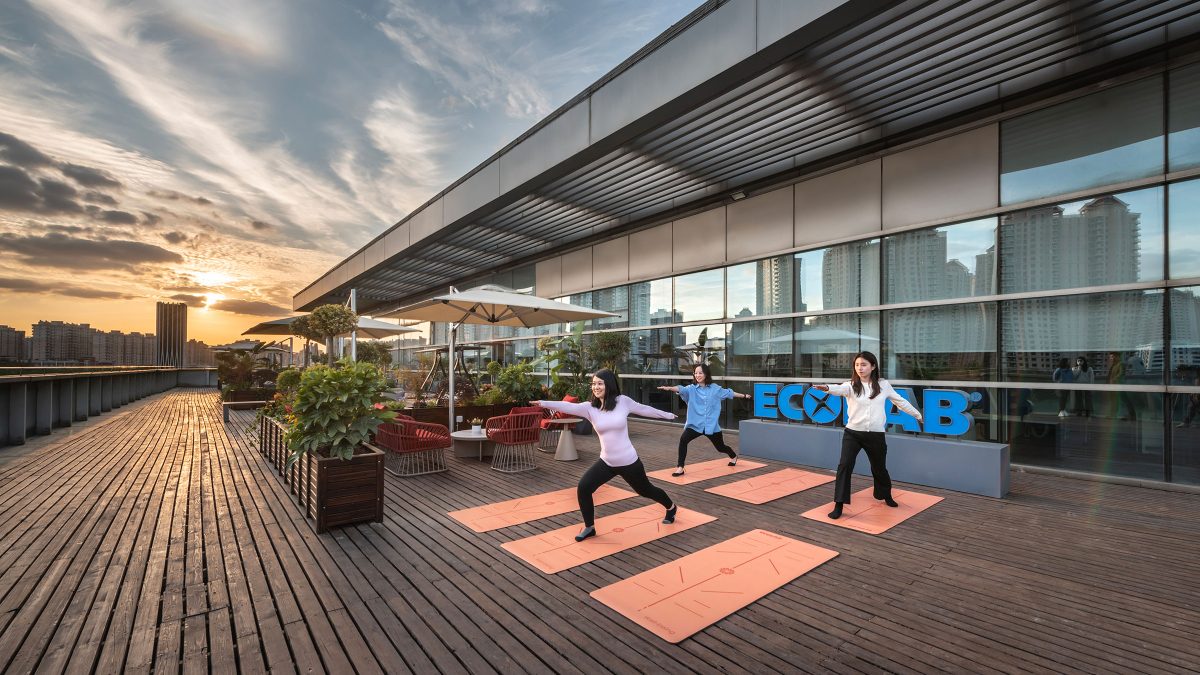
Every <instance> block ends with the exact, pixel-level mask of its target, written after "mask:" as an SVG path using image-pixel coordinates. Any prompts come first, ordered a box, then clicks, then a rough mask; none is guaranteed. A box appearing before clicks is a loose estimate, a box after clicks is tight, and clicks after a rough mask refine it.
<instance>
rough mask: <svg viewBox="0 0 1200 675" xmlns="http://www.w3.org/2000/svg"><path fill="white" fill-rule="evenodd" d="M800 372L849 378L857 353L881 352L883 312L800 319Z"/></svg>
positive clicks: (797, 337)
mask: <svg viewBox="0 0 1200 675" xmlns="http://www.w3.org/2000/svg"><path fill="white" fill-rule="evenodd" d="M792 337H793V338H794V339H795V343H796V344H795V347H794V350H795V354H796V361H797V365H796V376H797V377H820V378H828V379H831V380H848V379H850V371H851V368H853V365H854V355H855V354H858V353H859V352H861V351H868V352H872V353H874V354H875V355H876V356H878V355H879V312H856V313H850V314H832V315H830V316H807V317H804V318H801V319H796V332H795V333H794V334H793V335H792Z"/></svg>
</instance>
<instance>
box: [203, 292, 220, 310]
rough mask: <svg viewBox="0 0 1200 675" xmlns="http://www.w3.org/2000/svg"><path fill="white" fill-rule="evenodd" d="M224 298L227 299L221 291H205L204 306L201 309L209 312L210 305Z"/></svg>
mask: <svg viewBox="0 0 1200 675" xmlns="http://www.w3.org/2000/svg"><path fill="white" fill-rule="evenodd" d="M224 299H225V296H224V295H222V294H220V293H205V294H204V306H203V307H201V308H200V311H201V312H207V311H208V308H209V307H212V306H213V305H215V304H217V303H218V302H220V301H222V300H224Z"/></svg>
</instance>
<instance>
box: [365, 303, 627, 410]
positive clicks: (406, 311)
mask: <svg viewBox="0 0 1200 675" xmlns="http://www.w3.org/2000/svg"><path fill="white" fill-rule="evenodd" d="M378 316H382V317H386V318H390V319H412V320H417V321H444V322H446V323H448V324H450V352H451V353H454V349H455V346H454V339H455V338H454V334H455V333H456V332H457V329H458V324H462V323H480V324H493V325H496V326H518V327H525V328H529V327H532V326H545V325H547V324H551V323H570V322H572V321H584V320H586V319H596V318H600V317H605V316H617V315H616V314H613V313H612V312H603V311H600V310H598V309H592V308H591V307H582V306H580V305H571V304H568V303H565V302H557V301H555V300H547V299H546V298H539V297H538V296H536V295H525V294H524V293H516V292H514V291H512V290H510V289H507V288H504V287H502V286H492V285H485V286H480V287H478V288H471V289H468V290H465V291H458V290H455V289H454V288H453V287H451V288H450V292H449V293H446V294H445V295H439V296H437V297H433V298H430V299H428V300H424V301H422V302H418V303H415V304H412V305H408V306H407V307H401V308H399V309H396V310H392V311H390V312H385V313H383V314H379V315H378ZM452 365H453V364H452ZM449 398H450V424H449V427H450V429H451V430H453V429H454V428H455V425H454V421H455V420H454V368H453V367H451V368H450V397H449Z"/></svg>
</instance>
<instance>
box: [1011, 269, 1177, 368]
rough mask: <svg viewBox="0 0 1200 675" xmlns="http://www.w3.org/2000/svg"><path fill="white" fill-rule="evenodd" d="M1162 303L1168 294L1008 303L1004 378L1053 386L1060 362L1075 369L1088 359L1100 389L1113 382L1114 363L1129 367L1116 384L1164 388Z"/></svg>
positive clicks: (1148, 293)
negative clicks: (1079, 360) (1052, 382)
mask: <svg viewBox="0 0 1200 675" xmlns="http://www.w3.org/2000/svg"><path fill="white" fill-rule="evenodd" d="M1162 302H1163V293H1162V291H1127V292H1121V293H1097V294H1094V295H1078V296H1069V297H1052V298H1032V299H1028V300H1009V301H1006V302H1004V303H1003V304H1002V305H1001V311H1000V313H1001V316H1002V317H1003V319H1002V324H1003V325H1002V328H1001V331H1000V333H1001V338H1000V343H1001V345H1002V348H1003V356H1002V359H1003V361H1004V379H1006V380H1013V381H1020V382H1050V381H1052V379H1053V373H1054V370H1055V368H1056V366H1057V365H1058V363H1059V360H1060V359H1063V358H1066V359H1067V360H1068V362H1069V363H1070V364H1072V366H1074V364H1075V363H1076V361H1077V359H1078V358H1079V357H1081V356H1082V357H1084V358H1085V359H1086V360H1087V364H1088V367H1089V368H1091V369H1094V370H1095V374H1094V375H1093V377H1092V380H1093V381H1094V382H1095V383H1096V384H1102V383H1108V382H1109V380H1110V379H1112V378H1110V362H1112V361H1114V360H1119V361H1120V362H1121V363H1122V364H1123V366H1124V367H1123V369H1122V370H1123V373H1122V374H1121V377H1120V378H1118V379H1116V380H1114V381H1112V382H1111V383H1112V384H1120V383H1122V382H1128V383H1130V384H1161V383H1162V377H1163V371H1162V368H1163V354H1162V311H1163V309H1162ZM1113 353H1116V354H1118V355H1119V358H1118V359H1114V358H1113V357H1112V356H1110V355H1111V354H1113ZM1072 379H1073V380H1074V379H1077V378H1074V377H1073V378H1072Z"/></svg>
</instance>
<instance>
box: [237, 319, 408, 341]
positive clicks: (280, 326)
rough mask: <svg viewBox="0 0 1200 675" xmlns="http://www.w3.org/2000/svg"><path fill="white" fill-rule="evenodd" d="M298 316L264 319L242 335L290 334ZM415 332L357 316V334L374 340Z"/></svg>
mask: <svg viewBox="0 0 1200 675" xmlns="http://www.w3.org/2000/svg"><path fill="white" fill-rule="evenodd" d="M299 318H300V317H299V316H289V317H285V318H283V319H275V320H273V321H264V322H262V323H260V324H255V325H253V326H251V327H250V328H249V329H248V330H246V331H243V332H242V335H291V334H292V322H293V321H295V320H296V319H299ZM415 332H417V329H416V328H409V327H407V326H400V325H397V324H394V323H389V322H387V321H380V320H378V319H370V318H367V317H365V316H360V317H358V334H359V335H363V336H366V337H369V338H373V339H376V340H380V339H383V338H386V337H392V336H393V335H401V334H403V333H415ZM343 335H349V333H344V334H343ZM339 337H341V336H339Z"/></svg>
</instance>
